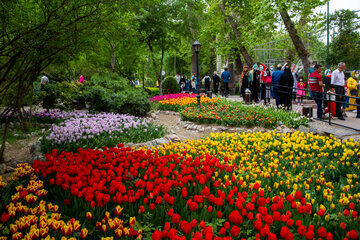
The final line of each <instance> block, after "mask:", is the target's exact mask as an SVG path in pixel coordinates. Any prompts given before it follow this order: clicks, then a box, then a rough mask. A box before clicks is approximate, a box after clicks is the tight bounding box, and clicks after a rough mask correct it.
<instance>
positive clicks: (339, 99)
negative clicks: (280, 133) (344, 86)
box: [259, 83, 360, 131]
mask: <svg viewBox="0 0 360 240" xmlns="http://www.w3.org/2000/svg"><path fill="white" fill-rule="evenodd" d="M260 85H261V86H260V92H261V91H262V90H263V89H264V88H265V89H266V88H267V87H270V89H271V91H272V92H273V93H275V95H277V94H278V95H280V94H284V95H288V97H289V98H290V106H288V108H289V109H292V104H293V102H292V97H293V94H294V93H296V92H297V90H302V91H304V92H305V94H304V95H303V97H304V98H305V99H312V100H315V102H316V104H317V105H318V104H321V107H322V109H324V107H323V106H324V102H323V101H326V103H328V104H327V105H328V107H329V108H330V106H331V103H332V102H333V103H335V104H336V105H340V106H337V109H340V110H341V106H342V105H343V104H346V105H348V106H356V107H357V111H360V97H354V96H348V95H343V94H336V93H334V94H328V93H326V92H322V93H320V92H314V91H311V90H310V89H308V88H304V89H299V88H296V87H295V88H294V87H292V86H291V87H290V86H284V85H279V84H265V83H261V84H260ZM286 89H288V91H285V90H286ZM293 90H296V92H293ZM265 91H266V90H265ZM307 93H309V94H307ZM311 93H313V94H311ZM314 93H316V94H315V95H318V96H314ZM311 95H312V96H311ZM331 95H333V96H335V98H336V99H335V100H331ZM259 97H260V95H259ZM276 97H277V98H279V96H276ZM345 98H349V100H350V99H355V100H356V104H353V103H350V102H345V101H344V100H343V99H345ZM275 100H276V104H278V101H279V99H275ZM319 102H320V103H319ZM265 104H266V101H265ZM318 106H319V105H318ZM318 106H317V108H318ZM311 111H312V110H311ZM311 116H312V112H311V115H309V118H310V117H311ZM357 116H359V113H357ZM315 119H316V120H319V121H322V122H328V123H329V125H331V124H333V125H337V126H340V127H344V128H348V129H352V130H355V131H360V129H359V128H353V127H349V126H346V125H344V124H339V123H334V122H332V121H331V120H332V116H331V111H330V109H329V116H328V119H327V120H326V121H325V120H324V119H320V118H315ZM359 122H360V121H359Z"/></svg>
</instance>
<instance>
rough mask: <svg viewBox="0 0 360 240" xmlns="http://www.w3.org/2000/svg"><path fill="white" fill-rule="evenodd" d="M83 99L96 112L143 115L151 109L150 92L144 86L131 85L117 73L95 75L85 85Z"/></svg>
mask: <svg viewBox="0 0 360 240" xmlns="http://www.w3.org/2000/svg"><path fill="white" fill-rule="evenodd" d="M82 100H84V101H86V102H88V103H89V104H90V110H92V111H96V112H115V113H124V114H131V115H135V116H140V117H143V116H145V115H146V114H147V113H148V112H149V111H150V102H149V100H148V94H147V93H146V92H145V91H144V90H143V89H142V88H132V87H130V85H129V83H128V81H127V80H126V79H125V78H122V77H119V75H117V74H105V75H95V76H93V77H92V78H91V80H90V81H89V83H88V84H87V85H85V86H84V91H83V95H82Z"/></svg>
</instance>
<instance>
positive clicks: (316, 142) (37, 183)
mask: <svg viewBox="0 0 360 240" xmlns="http://www.w3.org/2000/svg"><path fill="white" fill-rule="evenodd" d="M151 101H152V102H153V104H154V105H155V106H156V107H158V108H159V109H166V110H172V111H178V112H180V117H181V118H182V119H183V120H187V121H193V122H198V123H203V124H219V125H230V126H250V127H252V126H262V127H264V128H268V129H274V128H275V126H276V124H277V122H279V121H283V123H284V124H287V125H289V126H292V127H298V126H299V124H303V125H306V124H307V119H306V118H303V117H301V116H299V114H298V113H295V112H286V111H283V110H276V109H275V110H274V109H272V108H267V107H260V106H244V105H242V104H239V103H230V102H227V101H223V100H220V99H218V98H213V99H210V98H207V97H206V96H202V97H201V101H202V107H201V108H197V107H196V97H195V95H193V94H192V95H188V94H172V95H165V96H157V97H154V98H153V99H151ZM29 118H32V119H35V120H36V121H37V122H40V123H48V124H52V125H51V128H50V129H49V130H48V131H46V132H45V133H44V136H43V137H42V139H41V151H42V152H43V153H44V154H45V159H46V160H45V161H40V160H35V161H34V163H33V164H32V165H29V164H27V163H24V164H19V165H18V166H17V168H16V169H15V171H14V173H13V176H12V177H11V178H10V179H9V180H8V181H5V180H3V179H2V178H1V177H0V198H1V205H0V214H1V223H0V240H5V239H12V240H20V239H46V240H48V239H49V240H52V239H61V240H65V239H104V240H105V239H109V240H110V239H153V240H159V239H171V240H176V239H181V240H186V239H191V240H202V239H206V240H221V239H225V240H229V239H248V240H252V239H289V240H291V239H307V240H310V239H324V240H325V239H326V240H331V239H348V240H350V239H354V240H355V239H359V233H360V216H359V212H360V184H359V178H360V171H359V170H360V161H359V157H360V143H359V142H355V141H354V140H352V139H350V140H345V141H343V142H342V141H341V140H339V139H336V138H334V137H333V136H329V137H324V136H319V135H314V134H312V133H308V134H304V133H302V132H299V131H296V132H294V133H292V134H290V133H287V134H280V133H278V132H277V130H276V129H275V130H272V131H268V132H265V133H262V132H253V133H245V132H243V133H224V132H223V133H216V134H215V133H211V134H210V136H207V137H205V138H202V139H200V140H191V141H190V140H186V141H185V142H180V143H172V142H169V143H167V144H164V145H162V146H159V147H153V148H152V149H147V148H146V147H144V148H139V149H135V148H129V147H125V146H124V144H123V143H126V142H144V141H146V140H149V139H154V138H157V137H161V136H163V135H164V130H163V128H162V126H158V125H156V124H154V123H152V122H151V121H150V120H147V119H142V118H136V117H133V116H129V115H120V114H113V113H98V114H90V113H86V112H42V113H36V114H33V115H29Z"/></svg>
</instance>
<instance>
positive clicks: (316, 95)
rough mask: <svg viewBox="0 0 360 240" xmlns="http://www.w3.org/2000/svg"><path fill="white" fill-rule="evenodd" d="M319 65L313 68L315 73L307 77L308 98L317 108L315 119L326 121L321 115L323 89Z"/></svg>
mask: <svg viewBox="0 0 360 240" xmlns="http://www.w3.org/2000/svg"><path fill="white" fill-rule="evenodd" d="M321 67H322V66H321V65H319V64H317V65H315V66H314V69H315V71H314V72H313V73H311V74H310V75H309V86H310V96H311V97H312V98H313V99H314V100H315V102H316V106H317V117H318V118H320V119H326V117H325V116H323V115H324V113H323V108H322V104H323V87H324V84H323V82H322V76H321V71H322V69H321Z"/></svg>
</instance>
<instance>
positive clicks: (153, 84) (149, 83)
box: [144, 78, 156, 87]
mask: <svg viewBox="0 0 360 240" xmlns="http://www.w3.org/2000/svg"><path fill="white" fill-rule="evenodd" d="M144 82H145V87H156V80H155V79H152V78H145V81H144Z"/></svg>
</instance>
